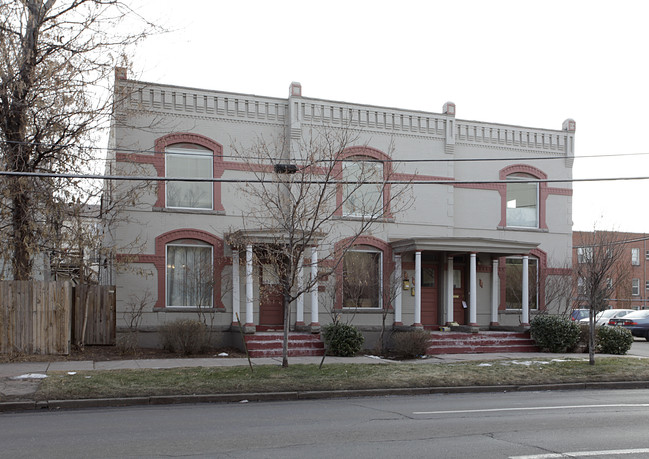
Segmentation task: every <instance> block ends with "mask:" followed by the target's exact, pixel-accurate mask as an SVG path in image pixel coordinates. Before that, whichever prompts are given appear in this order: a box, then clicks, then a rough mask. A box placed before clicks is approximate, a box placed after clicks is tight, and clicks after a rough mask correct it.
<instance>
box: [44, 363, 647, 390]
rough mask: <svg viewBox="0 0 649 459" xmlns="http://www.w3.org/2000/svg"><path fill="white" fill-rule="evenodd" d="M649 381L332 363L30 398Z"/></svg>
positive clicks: (190, 375)
mask: <svg viewBox="0 0 649 459" xmlns="http://www.w3.org/2000/svg"><path fill="white" fill-rule="evenodd" d="M633 380H649V360H645V359H634V358H614V357H607V358H600V359H598V361H597V364H596V365H595V366H590V365H589V364H588V362H587V361H585V360H582V359H575V360H567V361H557V360H554V361H553V360H535V361H530V362H522V361H515V360H501V361H491V362H470V363H452V364H438V363H435V364H421V363H420V364H412V363H395V364H383V365H380V364H373V365H360V364H349V365H345V364H331V365H325V366H324V367H323V368H322V369H321V370H320V369H318V366H317V365H292V366H290V367H289V368H281V367H279V366H258V367H255V369H254V372H252V373H251V372H250V369H249V368H248V367H228V368H176V369H168V370H119V371H90V372H78V373H77V374H74V375H68V374H63V373H62V374H53V375H51V376H50V377H49V378H47V379H45V380H44V381H43V382H42V384H41V386H40V389H39V391H38V392H37V394H36V398H37V399H41V400H48V399H49V400H53V399H78V398H97V397H116V396H120V397H133V396H151V395H182V394H218V393H239V392H281V391H305V390H340V389H376V388H401V387H445V386H473V385H506V384H543V383H561V382H586V381H590V382H594V381H633Z"/></svg>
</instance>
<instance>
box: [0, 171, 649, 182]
mask: <svg viewBox="0 0 649 459" xmlns="http://www.w3.org/2000/svg"><path fill="white" fill-rule="evenodd" d="M268 174H272V172H268ZM0 177H37V178H62V179H86V180H114V181H140V182H199V183H287V184H288V183H294V184H300V183H303V184H314V185H324V184H332V185H333V184H342V185H344V184H359V183H361V184H366V185H489V184H511V183H584V182H617V181H636V180H649V176H640V177H599V178H584V179H575V178H570V179H568V178H564V179H527V178H517V179H516V180H515V181H514V180H428V179H423V180H416V179H413V180H381V181H362V182H359V181H346V180H335V179H332V180H292V181H291V180H277V179H271V180H266V179H261V178H254V179H241V178H237V179H224V178H214V177H212V178H210V177H151V176H128V175H95V174H62V173H53V172H14V171H0ZM414 177H415V178H416V177H417V175H414Z"/></svg>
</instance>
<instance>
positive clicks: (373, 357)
mask: <svg viewBox="0 0 649 459" xmlns="http://www.w3.org/2000/svg"><path fill="white" fill-rule="evenodd" d="M365 357H367V358H368V359H378V360H381V357H379V356H378V355H365Z"/></svg>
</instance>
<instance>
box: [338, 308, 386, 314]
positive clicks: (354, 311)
mask: <svg viewBox="0 0 649 459" xmlns="http://www.w3.org/2000/svg"><path fill="white" fill-rule="evenodd" d="M336 311H337V312H342V313H343V314H376V313H382V312H383V311H384V309H383V308H342V309H336Z"/></svg>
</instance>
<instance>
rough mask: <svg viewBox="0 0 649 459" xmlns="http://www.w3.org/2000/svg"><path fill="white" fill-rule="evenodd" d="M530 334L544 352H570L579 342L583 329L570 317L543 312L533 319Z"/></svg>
mask: <svg viewBox="0 0 649 459" xmlns="http://www.w3.org/2000/svg"><path fill="white" fill-rule="evenodd" d="M530 335H531V336H532V339H533V340H534V341H535V342H536V345H537V346H538V347H539V348H540V349H541V351H543V352H568V351H570V350H571V349H573V348H574V347H575V345H576V344H577V343H578V342H579V336H580V335H581V331H580V330H579V325H577V324H576V323H575V322H573V321H572V320H570V319H568V318H565V317H561V316H555V315H551V314H541V315H538V316H536V317H534V319H532V322H531V323H530Z"/></svg>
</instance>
